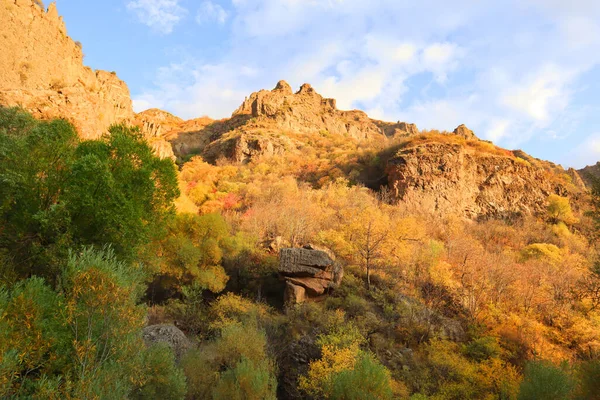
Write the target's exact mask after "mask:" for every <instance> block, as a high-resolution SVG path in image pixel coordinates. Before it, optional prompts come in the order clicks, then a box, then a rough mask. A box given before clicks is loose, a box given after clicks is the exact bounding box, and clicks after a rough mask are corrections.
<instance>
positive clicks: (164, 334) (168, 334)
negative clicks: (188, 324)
mask: <svg viewBox="0 0 600 400" xmlns="http://www.w3.org/2000/svg"><path fill="white" fill-rule="evenodd" d="M142 337H143V338H144V342H145V343H146V345H147V346H151V345H153V344H156V343H166V344H167V345H168V346H169V347H170V348H171V349H173V353H175V358H176V359H177V360H181V357H183V356H184V355H185V353H186V352H187V351H188V350H189V349H190V348H191V343H190V341H189V340H188V338H187V337H186V336H185V334H184V333H183V332H182V331H181V330H180V329H179V328H177V327H176V326H175V325H170V324H161V325H150V326H147V327H145V328H144V330H143V331H142Z"/></svg>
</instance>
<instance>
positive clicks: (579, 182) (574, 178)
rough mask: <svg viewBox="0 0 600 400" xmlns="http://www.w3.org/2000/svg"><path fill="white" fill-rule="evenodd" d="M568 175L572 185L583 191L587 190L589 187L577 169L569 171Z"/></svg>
mask: <svg viewBox="0 0 600 400" xmlns="http://www.w3.org/2000/svg"><path fill="white" fill-rule="evenodd" d="M567 175H568V176H569V178H571V183H572V184H573V185H574V186H575V187H576V188H577V189H581V190H586V188H587V185H586V184H585V182H584V180H583V179H582V178H581V175H580V174H579V172H578V171H577V170H576V169H575V168H569V169H567Z"/></svg>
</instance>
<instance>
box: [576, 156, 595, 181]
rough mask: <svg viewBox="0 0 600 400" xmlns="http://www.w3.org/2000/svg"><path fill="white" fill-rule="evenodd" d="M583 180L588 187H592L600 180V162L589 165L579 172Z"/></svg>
mask: <svg viewBox="0 0 600 400" xmlns="http://www.w3.org/2000/svg"><path fill="white" fill-rule="evenodd" d="M577 173H578V174H579V176H580V177H581V179H583V181H584V182H585V184H586V185H588V186H590V187H591V186H592V185H593V184H594V183H595V181H597V180H600V161H599V162H597V163H596V164H595V165H588V166H587V167H585V168H582V169H580V170H579V171H577Z"/></svg>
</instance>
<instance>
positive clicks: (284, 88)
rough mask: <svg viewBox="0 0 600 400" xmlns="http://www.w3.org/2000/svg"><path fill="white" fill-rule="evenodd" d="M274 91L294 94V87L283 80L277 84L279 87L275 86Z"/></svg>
mask: <svg viewBox="0 0 600 400" xmlns="http://www.w3.org/2000/svg"><path fill="white" fill-rule="evenodd" d="M273 91H279V92H283V93H284V94H292V87H291V86H290V84H289V83H287V82H286V81H284V80H281V81H279V82H277V86H275V89H273Z"/></svg>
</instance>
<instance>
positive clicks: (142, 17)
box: [127, 0, 187, 34]
mask: <svg viewBox="0 0 600 400" xmlns="http://www.w3.org/2000/svg"><path fill="white" fill-rule="evenodd" d="M127 9H128V10H129V11H131V12H133V13H134V14H135V15H136V17H137V18H138V20H139V21H140V22H141V23H143V24H145V25H147V26H149V27H150V28H152V29H153V30H155V31H156V32H158V33H161V34H169V33H171V32H173V28H174V27H175V26H176V25H177V24H178V23H179V22H180V21H181V19H182V18H183V17H184V16H185V15H186V13H187V10H186V9H185V8H183V7H182V6H180V5H179V0H132V1H129V2H128V3H127Z"/></svg>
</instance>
